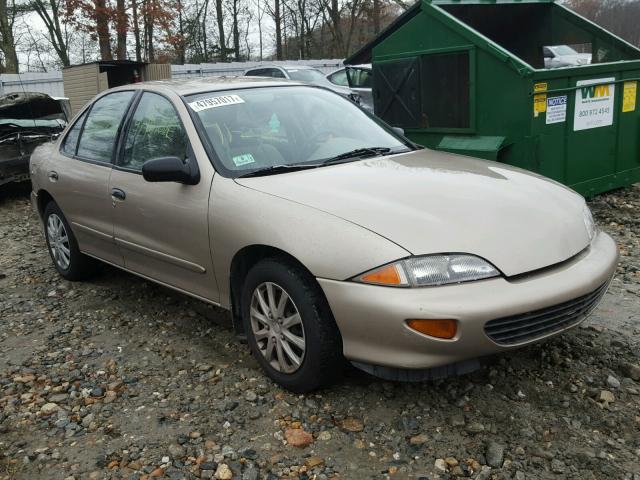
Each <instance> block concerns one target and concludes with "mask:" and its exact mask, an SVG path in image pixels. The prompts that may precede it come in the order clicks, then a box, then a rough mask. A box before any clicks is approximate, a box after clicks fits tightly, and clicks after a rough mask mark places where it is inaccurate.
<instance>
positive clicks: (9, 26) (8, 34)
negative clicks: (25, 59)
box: [0, 0, 18, 73]
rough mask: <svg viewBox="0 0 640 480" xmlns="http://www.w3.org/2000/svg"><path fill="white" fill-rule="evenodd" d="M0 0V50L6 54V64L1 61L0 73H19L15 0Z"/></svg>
mask: <svg viewBox="0 0 640 480" xmlns="http://www.w3.org/2000/svg"><path fill="white" fill-rule="evenodd" d="M9 1H10V2H11V3H7V0H0V51H1V52H2V55H3V56H4V66H3V65H2V63H1V62H0V73H18V55H17V53H16V41H15V38H14V34H13V26H14V23H15V19H16V13H17V9H16V4H15V0H9Z"/></svg>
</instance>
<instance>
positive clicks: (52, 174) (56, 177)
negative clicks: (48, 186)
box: [48, 170, 58, 182]
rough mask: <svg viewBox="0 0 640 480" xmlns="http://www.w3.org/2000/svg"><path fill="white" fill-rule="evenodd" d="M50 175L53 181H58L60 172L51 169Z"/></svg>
mask: <svg viewBox="0 0 640 480" xmlns="http://www.w3.org/2000/svg"><path fill="white" fill-rule="evenodd" d="M48 176H49V180H51V181H52V182H57V181H58V172H54V171H53V170H51V171H50V172H49V175H48Z"/></svg>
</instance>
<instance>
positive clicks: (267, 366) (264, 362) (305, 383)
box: [241, 258, 344, 393]
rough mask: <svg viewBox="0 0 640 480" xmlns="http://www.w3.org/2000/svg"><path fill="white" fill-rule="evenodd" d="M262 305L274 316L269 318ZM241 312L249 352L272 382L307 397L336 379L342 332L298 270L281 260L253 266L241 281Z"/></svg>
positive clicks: (317, 290) (308, 278) (322, 299)
mask: <svg viewBox="0 0 640 480" xmlns="http://www.w3.org/2000/svg"><path fill="white" fill-rule="evenodd" d="M269 288H271V291H272V298H273V303H271V302H270V301H269V298H270V295H269ZM283 292H284V294H285V295H286V296H288V299H287V298H284V297H283V294H282V293H283ZM260 297H262V300H263V301H264V304H262V305H261V302H260ZM283 298H284V300H283ZM282 301H284V306H282V305H283V304H282V303H281V302H282ZM270 305H271V306H272V307H274V308H269V307H270ZM263 307H266V308H267V310H271V311H273V312H274V313H272V314H271V318H267V315H265V314H266V313H267V312H266V311H265V310H264V308H263ZM241 311H242V319H243V322H244V328H245V332H246V333H247V341H248V344H249V348H250V349H251V351H252V353H253V355H254V357H255V358H256V360H257V361H258V363H259V364H260V366H261V367H262V368H263V369H264V370H265V372H266V373H267V375H268V376H269V377H270V378H271V379H272V380H273V381H275V382H276V383H278V384H279V385H281V386H282V387H284V388H286V389H287V390H290V391H292V392H295V393H305V392H309V391H312V390H315V389H318V388H320V387H323V386H327V385H329V384H331V383H334V382H335V381H337V380H338V379H339V378H340V376H341V374H342V369H343V366H344V357H343V356H342V338H341V337H340V332H339V330H338V327H337V325H336V322H335V320H334V318H333V314H332V313H331V309H330V308H329V305H328V303H327V301H326V299H325V297H324V294H323V293H322V290H321V289H320V286H319V285H318V284H317V283H316V281H315V279H314V278H313V277H312V276H311V275H310V274H309V273H308V272H307V271H305V270H304V269H303V268H302V267H300V266H298V265H296V264H294V263H293V262H290V261H288V260H287V259H280V258H273V259H272V258H269V259H265V260H262V261H260V262H259V263H257V264H256V265H255V266H254V267H253V268H252V269H251V270H250V271H249V273H248V274H247V276H246V278H245V281H244V285H243V288H242V295H241ZM296 314H297V315H298V317H297V318H296ZM278 322H279V325H278ZM265 332H268V333H267V334H266V338H265ZM301 338H302V339H303V342H302V344H303V345H304V346H303V349H302V347H301V345H302V344H301V343H300V339H301ZM269 339H271V340H269ZM270 342H271V349H270V350H269V348H270V347H269V344H270ZM285 344H286V345H285ZM291 354H293V356H292V355H291ZM295 358H297V359H298V360H299V364H296V362H295Z"/></svg>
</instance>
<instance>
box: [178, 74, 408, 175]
mask: <svg viewBox="0 0 640 480" xmlns="http://www.w3.org/2000/svg"><path fill="white" fill-rule="evenodd" d="M187 102H188V104H189V106H190V107H191V109H193V110H194V111H195V112H196V113H197V116H198V118H199V119H200V121H201V123H202V126H203V129H204V132H206V135H207V137H208V139H209V141H210V143H211V145H212V146H213V148H214V150H215V152H216V156H217V158H218V159H219V160H220V162H221V163H222V167H223V170H225V171H226V173H228V174H230V175H231V176H238V175H240V174H243V173H247V172H249V171H252V170H259V169H264V168H269V167H274V166H282V165H298V164H320V163H322V162H323V161H325V160H327V159H331V158H334V157H336V156H338V155H342V154H345V153H347V152H351V151H354V150H357V149H363V148H365V149H366V148H379V149H385V150H386V149H388V150H387V152H388V153H397V152H401V151H407V150H410V149H412V148H413V147H411V146H410V145H409V144H406V143H404V141H403V140H402V139H401V138H399V137H398V136H396V135H395V134H394V133H393V132H391V131H390V130H388V128H385V127H383V126H382V124H380V123H378V122H377V121H376V120H374V119H373V118H372V117H370V116H369V115H367V114H366V113H365V112H363V111H362V110H361V109H360V108H358V107H357V106H356V105H354V104H353V103H352V102H350V101H349V100H347V99H345V98H343V97H341V96H339V95H337V94H335V93H333V92H330V91H327V90H324V89H321V88H317V87H307V86H291V87H263V88H253V89H243V90H232V91H224V92H209V93H202V94H198V95H191V96H189V97H187ZM356 158H357V156H356Z"/></svg>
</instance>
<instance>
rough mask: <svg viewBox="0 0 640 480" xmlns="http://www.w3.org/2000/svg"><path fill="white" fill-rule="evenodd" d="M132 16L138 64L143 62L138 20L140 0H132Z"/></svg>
mask: <svg viewBox="0 0 640 480" xmlns="http://www.w3.org/2000/svg"><path fill="white" fill-rule="evenodd" d="M131 14H132V19H131V20H132V21H133V38H134V41H135V48H136V62H141V61H142V45H141V44H140V23H139V19H138V0H131Z"/></svg>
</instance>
